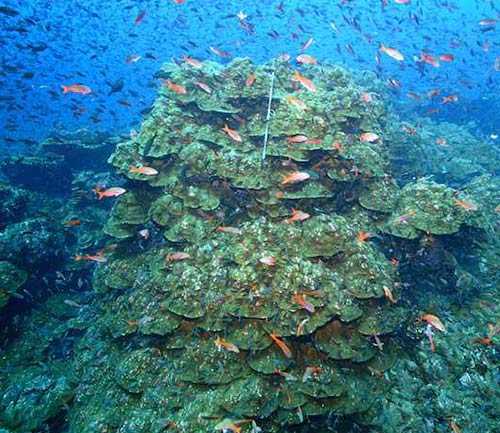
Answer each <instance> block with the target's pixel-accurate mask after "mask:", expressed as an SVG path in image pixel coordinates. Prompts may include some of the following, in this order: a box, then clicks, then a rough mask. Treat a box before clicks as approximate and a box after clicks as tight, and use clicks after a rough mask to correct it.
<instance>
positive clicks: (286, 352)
mask: <svg viewBox="0 0 500 433" xmlns="http://www.w3.org/2000/svg"><path fill="white" fill-rule="evenodd" d="M269 337H271V339H272V340H273V341H274V342H275V343H276V344H277V346H278V347H279V348H280V349H281V351H282V352H283V354H284V355H285V356H286V357H287V358H292V356H293V354H292V351H291V350H290V348H289V347H288V346H287V345H286V344H285V342H284V341H283V340H282V339H281V338H279V337H278V336H277V335H276V334H275V333H274V332H272V333H271V334H269Z"/></svg>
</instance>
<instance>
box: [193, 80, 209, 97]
mask: <svg viewBox="0 0 500 433" xmlns="http://www.w3.org/2000/svg"><path fill="white" fill-rule="evenodd" d="M194 84H195V85H196V86H198V87H199V88H200V89H201V90H203V91H204V92H206V93H208V94H209V95H210V94H211V93H212V89H211V88H210V87H209V86H208V84H205V83H202V82H201V81H195V82H194Z"/></svg>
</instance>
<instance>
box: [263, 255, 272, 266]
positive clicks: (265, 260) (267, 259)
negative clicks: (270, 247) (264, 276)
mask: <svg viewBox="0 0 500 433" xmlns="http://www.w3.org/2000/svg"><path fill="white" fill-rule="evenodd" d="M259 262H261V263H263V264H264V265H267V266H275V265H276V259H275V258H274V257H273V256H264V257H261V258H260V259H259Z"/></svg>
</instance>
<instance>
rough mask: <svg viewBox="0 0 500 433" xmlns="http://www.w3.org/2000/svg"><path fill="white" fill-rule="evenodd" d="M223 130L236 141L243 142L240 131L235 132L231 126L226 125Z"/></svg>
mask: <svg viewBox="0 0 500 433" xmlns="http://www.w3.org/2000/svg"><path fill="white" fill-rule="evenodd" d="M222 130H223V131H224V132H225V133H227V135H229V136H230V137H231V138H232V139H233V140H234V141H238V142H241V141H242V139H241V136H240V134H239V133H238V131H236V130H234V129H231V128H230V127H229V126H227V125H226V124H224V126H223V127H222Z"/></svg>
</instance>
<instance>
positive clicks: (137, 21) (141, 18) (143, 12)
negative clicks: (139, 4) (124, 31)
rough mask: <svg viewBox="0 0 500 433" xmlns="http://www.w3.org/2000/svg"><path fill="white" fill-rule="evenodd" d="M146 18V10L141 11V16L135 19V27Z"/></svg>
mask: <svg viewBox="0 0 500 433" xmlns="http://www.w3.org/2000/svg"><path fill="white" fill-rule="evenodd" d="M145 16H146V10H143V11H140V12H139V14H138V15H137V16H136V17H135V20H134V26H136V25H137V24H139V23H140V22H141V21H142V20H143V19H144V17H145Z"/></svg>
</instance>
